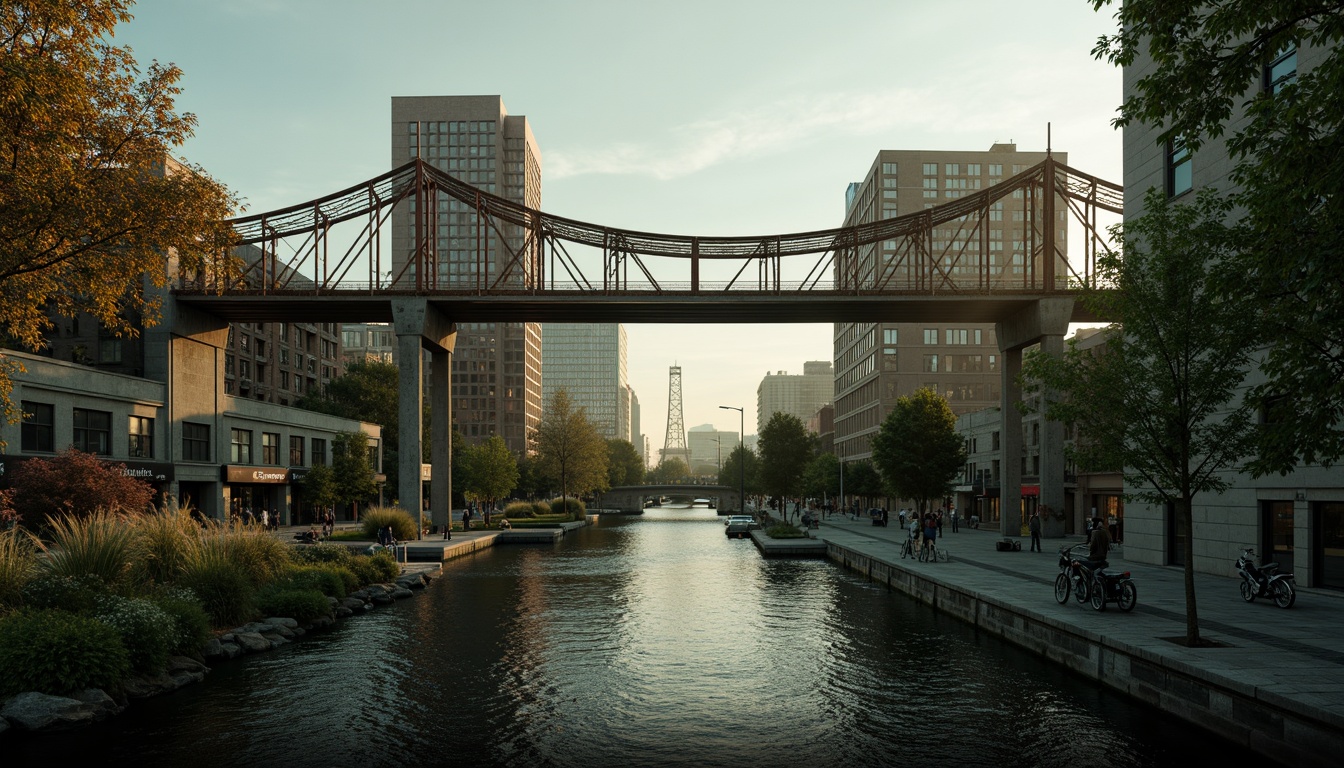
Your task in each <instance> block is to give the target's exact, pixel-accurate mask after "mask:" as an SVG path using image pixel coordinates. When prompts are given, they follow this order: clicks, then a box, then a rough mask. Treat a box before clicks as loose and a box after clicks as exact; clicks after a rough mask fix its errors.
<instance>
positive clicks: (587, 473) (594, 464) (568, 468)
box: [532, 389, 607, 500]
mask: <svg viewBox="0 0 1344 768" xmlns="http://www.w3.org/2000/svg"><path fill="white" fill-rule="evenodd" d="M532 441H533V443H534V444H535V445H536V448H537V467H538V469H539V470H540V471H541V473H542V474H543V475H545V476H546V477H550V478H552V479H553V480H555V481H556V482H558V483H559V484H560V498H561V499H562V500H566V499H568V497H569V494H570V492H571V491H572V492H573V493H574V495H576V496H578V495H582V494H584V493H587V492H588V491H592V490H596V489H599V488H602V487H603V484H604V483H605V482H606V479H607V446H606V443H605V442H604V441H603V440H602V436H601V435H599V434H598V433H597V428H596V427H594V426H593V424H592V422H590V421H588V414H587V412H586V410H585V409H584V408H583V407H582V406H580V407H578V408H575V407H574V405H573V403H572V402H571V401H570V399H569V392H567V391H565V390H564V389H557V390H556V391H555V394H554V395H552V396H551V402H550V404H549V405H548V406H547V408H546V411H545V412H544V413H543V414H542V415H541V424H539V425H538V426H537V429H536V431H535V432H534V433H533V436H532Z"/></svg>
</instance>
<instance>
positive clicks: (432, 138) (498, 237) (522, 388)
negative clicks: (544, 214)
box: [392, 96, 542, 454]
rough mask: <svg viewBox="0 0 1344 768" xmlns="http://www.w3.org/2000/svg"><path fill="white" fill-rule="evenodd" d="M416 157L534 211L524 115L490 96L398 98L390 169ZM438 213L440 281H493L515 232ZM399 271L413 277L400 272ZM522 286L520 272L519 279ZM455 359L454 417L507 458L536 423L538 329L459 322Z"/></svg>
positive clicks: (534, 159)
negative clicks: (500, 444) (505, 449)
mask: <svg viewBox="0 0 1344 768" xmlns="http://www.w3.org/2000/svg"><path fill="white" fill-rule="evenodd" d="M415 157H420V158H423V159H424V160H426V161H427V162H429V163H430V164H432V165H434V166H435V167H436V168H438V169H440V170H443V171H446V172H448V173H450V174H452V175H454V176H456V177H457V178H459V179H461V180H463V181H465V182H467V183H469V184H472V185H474V186H476V187H478V188H480V189H481V190H483V191H485V192H489V193H491V194H495V195H500V196H502V197H505V198H508V199H509V200H512V201H514V202H518V203H522V204H524V205H527V206H529V207H532V208H540V207H541V152H540V151H539V150H538V149H537V142H536V139H535V138H533V136H532V129H531V127H530V126H529V125H528V122H527V118H525V117H522V116H519V115H510V114H508V112H507V111H506V110H505V109H504V102H503V100H502V99H500V97H498V96H397V97H393V99H392V166H393V167H394V168H395V167H398V166H401V165H403V164H405V163H407V162H409V161H410V160H411V159H412V158H415ZM413 208H414V206H413V205H411V204H403V205H400V206H398V207H397V209H396V212H395V213H394V214H393V219H392V224H393V229H392V259H393V263H392V271H393V274H394V275H395V274H401V273H402V270H403V268H404V267H405V266H406V262H407V260H408V259H409V258H410V256H411V249H412V248H413V243H414V232H413V228H412V222H413ZM437 215H438V242H437V243H436V244H435V245H436V247H437V249H438V275H436V279H437V281H438V284H439V285H453V286H475V285H480V284H485V283H489V282H492V281H493V280H494V279H495V278H496V277H497V276H498V275H499V274H501V272H502V270H503V269H504V267H505V265H506V264H507V263H508V260H509V253H510V252H511V251H513V252H516V251H517V250H518V249H520V248H521V246H522V244H523V239H524V238H523V233H522V232H521V231H518V230H517V228H510V227H504V228H502V230H501V231H500V232H496V231H495V230H493V229H487V230H486V231H485V233H484V239H483V240H478V238H481V236H482V233H481V231H480V229H479V227H478V226H477V225H478V223H479V222H478V221H477V218H476V215H475V214H474V213H473V212H471V211H470V210H468V209H467V207H466V206H465V205H464V204H462V203H459V202H457V201H455V200H453V201H448V200H445V201H441V202H440V210H439V211H438V213H437ZM406 274H407V275H411V274H413V272H412V270H411V269H407V271H406ZM518 279H519V280H521V279H522V278H521V276H520V277H519V278H518ZM457 330H458V333H457V345H456V350H455V351H454V353H453V366H452V376H453V419H454V421H455V423H456V425H457V427H458V429H460V430H461V432H462V434H463V435H464V436H466V438H467V440H468V441H470V442H472V443H477V442H480V441H482V440H484V439H486V438H487V437H489V436H490V435H495V434H497V435H500V436H501V437H503V438H504V441H505V442H506V443H507V444H508V446H509V449H510V450H512V451H513V452H514V453H518V454H522V453H524V452H526V450H527V435H528V432H529V431H530V430H532V429H535V428H536V426H537V423H538V422H539V421H540V420H541V411H542V395H541V336H542V330H541V326H540V325H539V324H537V323H473V322H470V321H469V320H464V321H463V322H460V323H459V324H458V329H457Z"/></svg>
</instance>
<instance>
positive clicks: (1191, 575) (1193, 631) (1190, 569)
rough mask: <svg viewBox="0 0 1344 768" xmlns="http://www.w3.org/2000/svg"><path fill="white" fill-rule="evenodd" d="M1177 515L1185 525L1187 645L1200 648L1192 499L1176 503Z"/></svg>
mask: <svg viewBox="0 0 1344 768" xmlns="http://www.w3.org/2000/svg"><path fill="white" fill-rule="evenodd" d="M1176 514H1177V515H1180V518H1181V521H1182V522H1184V523H1185V544H1184V546H1183V549H1184V550H1185V644H1186V647H1189V648H1197V647H1198V646H1199V611H1198V610H1197V609H1196V607H1195V524H1194V514H1193V512H1192V510H1191V503H1190V497H1189V496H1185V497H1184V498H1182V499H1180V500H1179V501H1177V502H1176Z"/></svg>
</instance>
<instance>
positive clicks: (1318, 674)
mask: <svg viewBox="0 0 1344 768" xmlns="http://www.w3.org/2000/svg"><path fill="white" fill-rule="evenodd" d="M813 535H814V536H818V537H820V538H823V539H825V540H826V541H827V543H828V544H830V545H834V546H832V547H831V550H830V553H829V556H830V557H831V558H832V559H841V560H846V559H848V558H850V557H851V556H853V558H854V560H855V561H856V562H859V563H860V565H859V567H860V569H861V570H865V571H868V572H869V574H870V576H876V575H877V574H879V573H880V574H884V575H885V579H886V580H887V581H888V583H890V584H891V585H892V586H893V587H898V588H901V589H903V590H904V591H907V592H910V593H912V594H914V595H915V596H916V597H917V598H920V599H922V600H924V601H925V602H932V603H934V604H935V605H937V606H938V607H940V608H943V609H946V610H948V611H950V612H952V613H956V614H958V615H960V616H961V617H962V618H964V619H967V620H968V621H975V622H976V623H977V624H978V625H990V626H989V627H988V628H991V630H992V631H996V633H997V634H1000V635H1001V636H1004V637H1006V638H1007V639H1010V640H1012V641H1014V642H1017V643H1019V644H1022V645H1026V646H1028V647H1031V648H1032V649H1033V650H1036V651H1038V652H1042V653H1045V655H1047V656H1050V657H1052V658H1057V659H1058V660H1061V661H1063V662H1064V663H1066V664H1067V665H1069V666H1071V667H1074V668H1075V669H1077V668H1079V667H1080V664H1079V662H1080V661H1081V662H1082V665H1081V666H1084V667H1085V666H1086V665H1087V664H1092V663H1095V664H1096V665H1097V669H1095V670H1087V669H1085V668H1084V669H1080V670H1079V671H1082V672H1084V673H1085V674H1089V675H1090V676H1092V677H1095V678H1097V679H1101V680H1104V681H1105V682H1106V683H1107V684H1108V685H1112V686H1115V687H1120V688H1122V689H1126V688H1127V689H1128V692H1130V693H1133V694H1135V695H1137V696H1139V697H1140V698H1143V699H1145V700H1150V701H1151V702H1152V703H1154V704H1156V705H1158V706H1161V707H1162V708H1163V709H1166V710H1168V711H1171V712H1173V713H1174V714H1177V715H1180V716H1182V717H1184V718H1185V719H1187V720H1191V721H1193V722H1198V723H1201V724H1203V725H1206V726H1209V727H1211V728H1213V730H1216V731H1218V732H1219V733H1222V734H1223V735H1229V734H1228V733H1227V729H1228V724H1229V723H1232V722H1238V721H1245V722H1247V723H1251V722H1252V721H1254V720H1260V721H1261V722H1259V723H1258V725H1256V726H1255V728H1248V729H1246V733H1245V734H1244V735H1243V737H1242V738H1243V739H1245V742H1246V743H1247V746H1249V747H1251V748H1253V749H1255V750H1256V751H1259V752H1261V753H1263V754H1272V755H1273V756H1274V757H1275V758H1276V759H1279V760H1285V761H1286V762H1289V763H1290V764H1294V763H1295V764H1304V763H1319V762H1320V761H1321V759H1322V758H1325V760H1326V762H1325V763H1324V764H1332V763H1333V764H1338V763H1337V762H1335V761H1337V760H1338V759H1339V755H1340V754H1341V752H1340V751H1339V747H1340V745H1341V744H1344V595H1342V594H1339V593H1336V592H1332V591H1328V590H1320V589H1308V588H1302V587H1299V589H1298V595H1297V603H1296V605H1294V607H1292V608H1290V609H1287V610H1284V609H1281V608H1278V607H1276V606H1275V605H1274V603H1273V601H1272V600H1267V599H1264V598H1257V599H1256V601H1255V602H1254V603H1251V604H1247V603H1245V602H1244V601H1243V600H1242V599H1241V595H1240V592H1239V591H1238V581H1237V579H1236V578H1233V577H1224V576H1213V575H1209V574H1198V573H1197V574H1196V575H1195V591H1196V598H1197V601H1198V602H1197V609H1198V614H1199V625H1200V634H1201V636H1203V637H1206V638H1210V639H1213V640H1217V641H1219V642H1220V643H1222V644H1223V647H1217V648H1198V649H1192V648H1186V647H1184V646H1183V645H1180V644H1177V643H1175V642H1172V638H1183V637H1184V636H1185V623H1186V619H1185V584H1184V575H1183V571H1182V569H1181V568H1179V567H1170V566H1159V565H1148V564H1145V563H1130V562H1128V561H1126V560H1125V559H1124V557H1123V554H1121V553H1119V552H1113V553H1112V557H1111V558H1110V563H1111V568H1112V569H1119V570H1128V571H1130V572H1131V574H1132V578H1133V579H1134V582H1135V584H1136V585H1137V587H1138V596H1139V602H1138V607H1137V608H1135V609H1134V611H1133V612H1132V613H1128V614H1127V613H1122V612H1121V611H1120V610H1119V608H1118V607H1116V606H1115V605H1114V604H1108V605H1107V606H1106V610H1105V611H1104V612H1100V613H1099V612H1097V611H1094V610H1093V609H1092V607H1091V606H1090V605H1080V604H1079V603H1078V602H1077V601H1075V600H1073V599H1072V598H1071V599H1070V600H1069V602H1068V603H1066V604H1064V605H1059V604H1058V603H1056V602H1055V599H1054V592H1053V584H1054V579H1055V576H1056V575H1057V574H1058V573H1059V567H1058V561H1059V554H1058V550H1059V547H1060V546H1061V545H1071V544H1079V543H1082V541H1083V538H1082V537H1081V536H1072V537H1066V538H1064V539H1044V540H1043V541H1042V548H1043V549H1044V550H1045V551H1044V552H1040V553H1037V552H1029V551H1028V547H1029V546H1030V538H1029V537H1021V539H1020V541H1021V542H1022V551H1020V552H999V551H996V550H995V548H994V542H995V541H997V540H999V539H1001V538H1002V536H1001V535H1000V534H999V533H998V532H997V531H989V530H985V529H981V530H971V529H969V528H967V527H964V526H963V527H962V528H961V531H960V532H959V533H952V532H951V528H950V526H947V525H945V526H944V538H943V539H942V540H940V541H939V542H938V543H939V544H940V545H942V546H943V547H944V548H946V549H947V551H948V552H949V554H950V556H951V558H950V560H949V561H948V562H938V563H921V562H919V561H917V560H913V559H905V560H902V559H901V556H900V544H901V542H902V541H903V540H904V539H905V537H906V536H907V535H908V534H907V533H906V532H905V531H903V530H901V529H900V528H898V527H897V522H896V516H895V515H892V518H891V524H890V525H889V526H888V527H881V526H874V525H872V523H871V521H869V520H868V519H866V518H861V519H859V520H850V519H848V518H846V517H844V516H841V515H833V516H829V517H827V519H826V520H825V521H824V522H823V524H822V525H821V527H820V528H819V529H818V530H816V531H813ZM1015 538H1016V537H1015ZM1230 565H1231V563H1229V566H1230ZM852 567H853V566H852ZM1230 571H1231V568H1229V572H1230ZM968 601H969V602H971V603H973V604H975V605H976V606H978V607H977V608H975V609H974V612H971V609H969V608H968ZM987 614H997V615H995V616H994V617H993V618H992V619H991V620H988V621H984V622H982V621H981V617H983V616H985V615H987ZM1006 614H1012V617H1011V619H1005V615H1006ZM1033 627H1034V629H1033ZM1051 640H1054V641H1058V642H1060V643H1061V644H1069V643H1070V642H1072V643H1074V645H1075V647H1073V648H1067V649H1063V650H1061V651H1060V652H1058V653H1056V652H1055V649H1053V648H1050V647H1048V643H1049V642H1050V641H1051ZM1089 641H1090V642H1089ZM1043 643H1045V645H1043ZM1080 645H1091V648H1090V650H1089V649H1087V648H1082V647H1079V646H1080ZM1118 655H1125V656H1126V657H1127V660H1126V661H1125V664H1124V665H1123V668H1121V666H1122V665H1120V664H1118V663H1117V662H1116V659H1115V658H1113V657H1114V656H1118ZM1136 660H1141V662H1142V663H1141V664H1134V663H1132V662H1134V661H1136ZM1103 667H1105V668H1103ZM1140 667H1143V668H1144V669H1142V670H1141V669H1140ZM1149 667H1153V668H1158V669H1160V670H1164V671H1166V672H1171V673H1173V674H1172V675H1171V676H1169V677H1167V676H1164V677H1161V678H1160V679H1133V680H1128V681H1126V680H1124V679H1121V680H1116V679H1108V678H1116V677H1118V676H1121V675H1123V676H1126V677H1129V676H1133V677H1135V678H1138V677H1144V676H1145V675H1146V676H1148V677H1149V678H1151V674H1149V673H1148V672H1147V671H1145V670H1147V668H1149ZM1177 678H1179V680H1178V679H1177ZM1192 682H1193V685H1194V686H1195V687H1196V688H1200V689H1201V690H1195V691H1190V690H1164V688H1168V687H1180V686H1189V685H1190V684H1191V683H1192ZM1149 689H1151V690H1149ZM1222 694H1227V695H1226V696H1224V695H1222ZM1220 709H1226V710H1227V711H1225V712H1219V710H1220ZM1205 710H1208V711H1205ZM1224 717H1225V718H1226V720H1223V719H1222V718H1224ZM1220 720H1221V722H1219V721H1220ZM1304 723H1306V724H1305V725H1304ZM1259 728H1266V729H1268V734H1265V733H1259V732H1257V729H1259ZM1233 738H1235V737H1234V736H1233ZM1275 742H1277V743H1275ZM1284 744H1287V745H1292V747H1290V748H1289V749H1290V751H1289V752H1285V751H1283V750H1284V746H1283V745H1284ZM1293 747H1295V748H1296V749H1300V750H1302V751H1301V752H1298V754H1297V755H1293V754H1291V752H1292V751H1295V750H1294V749H1293ZM1294 757H1300V758H1301V759H1300V760H1295V759H1293V758H1294ZM1313 758H1314V759H1313Z"/></svg>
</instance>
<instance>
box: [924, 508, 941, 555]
mask: <svg viewBox="0 0 1344 768" xmlns="http://www.w3.org/2000/svg"><path fill="white" fill-rule="evenodd" d="M937 538H938V516H937V515H935V514H933V513H932V512H929V513H927V514H925V515H924V548H925V549H927V550H928V554H930V555H932V554H933V546H934V544H933V542H934V541H935V540H936V539H937Z"/></svg>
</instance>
